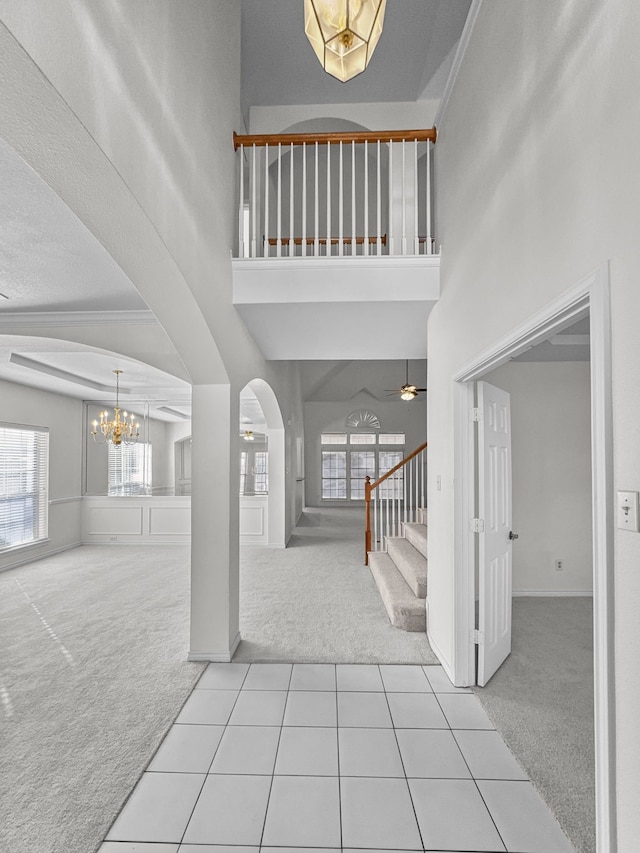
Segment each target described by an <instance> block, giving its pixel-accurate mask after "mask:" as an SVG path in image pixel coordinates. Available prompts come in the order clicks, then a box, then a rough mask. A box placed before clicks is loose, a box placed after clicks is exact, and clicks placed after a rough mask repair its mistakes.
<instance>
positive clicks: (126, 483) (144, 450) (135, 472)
mask: <svg viewBox="0 0 640 853" xmlns="http://www.w3.org/2000/svg"><path fill="white" fill-rule="evenodd" d="M107 464H108V482H109V487H108V492H107V493H108V495H109V497H116V496H122V495H125V496H126V495H150V494H151V444H150V443H148V442H144V441H142V442H138V443H137V444H130V445H120V446H119V447H117V446H115V445H113V444H109V453H108V462H107Z"/></svg>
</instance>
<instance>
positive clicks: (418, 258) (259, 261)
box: [231, 255, 440, 274]
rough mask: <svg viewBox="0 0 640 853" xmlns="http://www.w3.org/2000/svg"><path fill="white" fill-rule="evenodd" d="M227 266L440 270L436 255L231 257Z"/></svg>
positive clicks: (271, 270)
mask: <svg viewBox="0 0 640 853" xmlns="http://www.w3.org/2000/svg"><path fill="white" fill-rule="evenodd" d="M231 265H232V267H233V269H234V271H237V270H252V271H253V272H255V271H256V270H268V271H269V272H273V271H274V270H279V269H282V270H291V268H292V267H298V268H299V269H300V270H304V271H306V272H308V271H309V270H310V269H314V268H315V269H319V270H322V271H323V272H327V273H328V274H329V273H334V272H337V271H338V270H348V271H349V272H353V268H354V266H357V267H361V268H371V269H374V270H384V271H386V272H391V271H393V270H403V269H407V267H409V268H415V269H440V256H439V255H340V256H337V255H336V256H334V257H326V256H324V255H323V256H322V257H314V256H312V255H308V256H307V257H300V256H299V255H295V256H293V257H290V258H288V257H285V256H281V257H279V258H278V257H273V258H232V260H231Z"/></svg>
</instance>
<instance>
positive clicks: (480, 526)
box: [471, 518, 484, 533]
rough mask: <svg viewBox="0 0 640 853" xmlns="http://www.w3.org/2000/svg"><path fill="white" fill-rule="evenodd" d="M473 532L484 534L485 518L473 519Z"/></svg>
mask: <svg viewBox="0 0 640 853" xmlns="http://www.w3.org/2000/svg"><path fill="white" fill-rule="evenodd" d="M471 532H472V533H484V518H472V519H471Z"/></svg>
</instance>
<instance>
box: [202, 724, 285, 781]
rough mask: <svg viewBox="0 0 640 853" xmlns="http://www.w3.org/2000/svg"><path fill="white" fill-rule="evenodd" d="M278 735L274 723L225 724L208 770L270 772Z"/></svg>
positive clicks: (268, 773)
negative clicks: (255, 724)
mask: <svg viewBox="0 0 640 853" xmlns="http://www.w3.org/2000/svg"><path fill="white" fill-rule="evenodd" d="M279 737H280V729H279V728H278V727H276V726H227V728H226V729H225V730H224V735H223V736H222V740H221V741H220V746H219V747H218V751H217V752H216V757H215V759H214V761H213V764H212V765H211V771H210V772H211V773H232V774H234V775H236V776H243V775H247V776H248V775H253V774H258V775H261V776H264V775H267V776H270V775H271V774H272V773H273V765H274V764H275V760H276V752H277V749H278V738H279Z"/></svg>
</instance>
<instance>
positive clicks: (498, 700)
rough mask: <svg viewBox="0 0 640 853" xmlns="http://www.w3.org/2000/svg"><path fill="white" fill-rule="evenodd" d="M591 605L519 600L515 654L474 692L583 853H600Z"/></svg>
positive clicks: (580, 601) (567, 600)
mask: <svg viewBox="0 0 640 853" xmlns="http://www.w3.org/2000/svg"><path fill="white" fill-rule="evenodd" d="M592 604H593V602H592V599H591V598H514V600H513V637H512V642H513V649H512V652H511V655H510V657H509V658H508V659H507V660H506V662H505V663H504V664H503V665H502V667H501V668H500V669H499V670H498V672H497V673H496V674H495V675H494V677H493V678H492V679H491V681H490V682H489V684H488V685H487V686H486V687H484V688H482V687H478V688H476V690H475V692H476V695H477V696H478V697H479V699H480V701H481V702H482V704H483V705H484V706H485V709H486V711H487V713H488V714H489V716H490V717H491V719H492V721H493V723H494V724H495V726H496V728H497V729H498V730H499V732H500V734H501V735H502V737H503V738H504V740H505V741H506V743H507V745H508V746H509V747H510V749H511V751H512V752H513V753H514V755H515V756H516V758H517V759H518V761H519V762H520V765H521V766H522V767H523V768H524V770H525V771H526V772H527V774H528V775H529V777H530V778H531V781H532V782H533V784H534V785H535V786H536V788H537V789H538V790H539V791H540V793H541V794H542V797H543V798H544V800H545V801H546V803H547V805H548V806H549V807H550V808H551V810H552V811H553V812H554V814H555V815H556V817H557V818H558V821H559V822H560V825H561V826H562V828H563V829H564V831H565V832H566V834H567V835H568V836H569V838H570V839H571V841H572V843H573V845H574V847H575V848H576V851H578V853H595V849H596V844H595V785H594V778H595V767H594V764H595V758H594V740H593V629H592V619H593V615H592Z"/></svg>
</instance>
